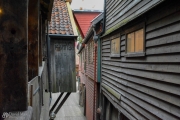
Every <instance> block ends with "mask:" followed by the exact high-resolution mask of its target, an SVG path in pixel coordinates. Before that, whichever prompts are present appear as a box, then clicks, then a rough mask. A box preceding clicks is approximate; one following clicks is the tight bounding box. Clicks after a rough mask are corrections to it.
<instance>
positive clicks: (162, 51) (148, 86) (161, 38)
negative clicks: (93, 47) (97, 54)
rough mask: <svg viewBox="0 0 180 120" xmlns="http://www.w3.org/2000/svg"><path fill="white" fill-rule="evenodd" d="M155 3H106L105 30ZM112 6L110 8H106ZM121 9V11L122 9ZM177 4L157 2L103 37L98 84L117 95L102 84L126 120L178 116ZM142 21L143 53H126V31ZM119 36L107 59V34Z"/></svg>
mask: <svg viewBox="0 0 180 120" xmlns="http://www.w3.org/2000/svg"><path fill="white" fill-rule="evenodd" d="M158 2H161V0H159V1H158V0H157V1H150V0H147V1H138V0H137V1H131V2H129V3H128V1H118V2H117V4H114V3H113V2H111V3H113V5H108V7H106V10H107V11H109V12H108V13H107V14H106V30H108V29H111V28H112V27H113V26H115V25H116V24H117V23H119V22H120V21H122V20H124V19H126V18H128V17H130V16H133V14H139V13H141V12H142V11H143V10H145V11H146V10H147V9H148V7H153V6H154V5H155V4H158ZM111 6H112V8H111ZM122 8H124V9H122ZM179 15H180V3H179V2H177V1H176V0H175V1H165V2H162V3H161V4H160V5H158V7H154V8H152V9H151V10H149V11H147V12H146V13H144V14H143V16H145V17H146V19H144V20H142V16H139V18H136V19H134V20H133V21H132V22H130V23H127V24H126V25H124V26H123V27H121V28H120V29H117V30H116V31H114V32H112V33H111V34H108V35H106V36H103V37H102V40H101V42H102V46H101V52H102V55H101V62H102V63H101V78H102V84H103V85H106V86H108V87H109V88H111V89H112V90H114V91H116V92H117V94H120V96H121V97H120V99H118V98H116V97H115V96H114V95H113V94H112V93H111V92H110V91H108V90H107V88H106V87H104V86H102V93H103V95H104V96H105V97H106V98H107V99H108V100H109V101H110V102H111V103H112V104H113V106H114V107H115V108H116V109H118V110H119V111H120V112H122V113H123V114H124V115H125V116H126V117H127V118H129V119H137V120H138V119H142V120H144V119H150V120H158V119H165V120H179V119H180V64H179V63H180V16H179ZM142 22H143V23H144V25H145V27H144V28H145V40H144V41H145V56H143V57H126V36H127V34H128V32H127V31H129V30H130V29H132V28H133V26H136V23H138V24H140V23H142ZM119 35H120V53H121V54H120V57H111V54H110V52H111V50H110V43H111V40H112V38H115V37H116V36H119Z"/></svg>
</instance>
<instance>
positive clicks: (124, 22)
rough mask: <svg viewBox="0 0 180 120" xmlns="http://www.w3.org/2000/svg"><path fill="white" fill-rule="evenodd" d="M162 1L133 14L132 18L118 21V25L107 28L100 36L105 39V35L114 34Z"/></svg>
mask: <svg viewBox="0 0 180 120" xmlns="http://www.w3.org/2000/svg"><path fill="white" fill-rule="evenodd" d="M163 1H164V0H160V1H159V2H157V3H156V4H154V5H152V6H151V7H149V8H148V9H146V10H144V11H143V12H141V13H139V14H138V12H137V13H135V14H133V15H132V16H129V17H127V18H126V19H124V20H122V21H120V22H119V23H117V25H115V26H113V27H111V28H109V29H108V30H106V32H105V33H104V34H103V35H102V36H101V38H102V37H105V36H106V35H109V34H110V33H112V32H114V31H115V30H117V29H119V28H120V27H122V26H124V25H126V24H127V23H129V22H130V21H132V20H134V19H135V18H137V17H139V16H141V15H142V14H144V13H146V12H147V11H149V10H151V9H152V8H153V7H155V6H157V5H158V4H160V3H162V2H163Z"/></svg>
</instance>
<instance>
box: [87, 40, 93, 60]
mask: <svg viewBox="0 0 180 120" xmlns="http://www.w3.org/2000/svg"><path fill="white" fill-rule="evenodd" d="M93 62H94V42H93V40H91V41H90V42H89V43H88V64H93Z"/></svg>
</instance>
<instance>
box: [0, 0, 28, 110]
mask: <svg viewBox="0 0 180 120" xmlns="http://www.w3.org/2000/svg"><path fill="white" fill-rule="evenodd" d="M0 9H1V13H0V64H1V65H0V112H2V111H3V112H8V111H24V110H26V109H27V76H28V75H27V70H28V69H27V58H28V55H27V43H28V41H27V40H28V39H27V28H28V26H27V25H28V24H27V14H28V13H27V11H28V0H16V1H7V0H1V1H0Z"/></svg>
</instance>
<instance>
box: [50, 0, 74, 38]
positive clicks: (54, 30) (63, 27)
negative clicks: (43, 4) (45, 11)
mask: <svg viewBox="0 0 180 120" xmlns="http://www.w3.org/2000/svg"><path fill="white" fill-rule="evenodd" d="M49 34H63V35H73V34H74V33H73V28H72V24H71V20H70V17H69V13H68V8H67V5H66V2H64V0H54V4H53V9H52V14H51V22H50V24H49Z"/></svg>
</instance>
